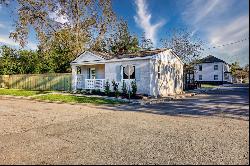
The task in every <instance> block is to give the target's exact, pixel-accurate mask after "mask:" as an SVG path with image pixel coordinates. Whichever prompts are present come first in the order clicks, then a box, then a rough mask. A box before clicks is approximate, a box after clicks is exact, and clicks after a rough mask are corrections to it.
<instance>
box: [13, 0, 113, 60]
mask: <svg viewBox="0 0 250 166" xmlns="http://www.w3.org/2000/svg"><path fill="white" fill-rule="evenodd" d="M17 2H18V4H19V8H18V20H17V21H16V29H15V31H14V32H12V33H11V34H10V37H12V38H13V39H15V40H16V41H18V42H19V43H20V45H21V46H24V45H25V44H26V43H27V37H28V34H29V27H32V28H34V30H35V31H36V33H37V37H38V39H39V41H40V48H41V50H49V49H50V47H52V48H53V46H54V45H53V44H51V42H53V41H55V40H58V41H61V44H59V46H60V47H61V46H62V47H61V49H63V48H64V46H65V42H68V43H67V44H66V45H67V47H68V48H69V50H70V51H71V53H72V54H73V55H74V56H77V55H78V54H79V53H80V52H82V51H84V50H86V49H88V48H90V47H91V45H94V43H96V42H98V41H100V40H102V38H103V37H104V35H105V34H106V33H107V31H108V30H109V29H110V28H112V24H113V23H114V22H115V15H114V13H113V10H112V5H111V0H39V1H37V0H17ZM65 34H67V35H68V36H67V37H65ZM69 38H70V41H66V40H68V39H69Z"/></svg>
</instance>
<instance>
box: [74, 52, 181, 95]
mask: <svg viewBox="0 0 250 166" xmlns="http://www.w3.org/2000/svg"><path fill="white" fill-rule="evenodd" d="M127 65H132V66H133V67H134V73H133V74H132V75H131V80H135V81H136V84H137V93H138V94H146V95H149V96H167V95H172V94H180V93H182V92H183V62H182V61H181V60H180V59H179V57H178V56H177V55H176V54H175V53H174V52H173V51H171V50H169V49H156V50H150V51H141V52H138V53H134V54H123V55H109V54H104V53H100V52H95V51H91V52H90V51H86V52H84V53H82V54H80V56H79V57H78V58H76V59H75V60H74V61H73V62H72V63H71V66H72V87H73V90H77V89H100V90H101V91H103V90H104V86H105V82H106V81H109V82H110V83H111V82H112V81H113V80H114V81H115V82H117V83H119V88H120V89H121V87H122V83H123V81H125V82H126V84H127V85H128V84H130V83H129V82H128V81H129V80H128V76H127V75H126V74H125V73H124V68H125V66H127ZM131 80H130V81H131ZM111 89H112V86H111Z"/></svg>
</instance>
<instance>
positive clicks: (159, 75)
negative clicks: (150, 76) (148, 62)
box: [157, 65, 161, 79]
mask: <svg viewBox="0 0 250 166" xmlns="http://www.w3.org/2000/svg"><path fill="white" fill-rule="evenodd" d="M157 75H158V79H160V78H161V66H160V65H159V66H158V73H157Z"/></svg>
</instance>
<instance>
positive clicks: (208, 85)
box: [201, 84, 218, 88]
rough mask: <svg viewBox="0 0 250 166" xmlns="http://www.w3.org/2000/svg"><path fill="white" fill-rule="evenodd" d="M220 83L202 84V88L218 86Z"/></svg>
mask: <svg viewBox="0 0 250 166" xmlns="http://www.w3.org/2000/svg"><path fill="white" fill-rule="evenodd" d="M217 86H218V85H211V84H201V88H216V87H217Z"/></svg>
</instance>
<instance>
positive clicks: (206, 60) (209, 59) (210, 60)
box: [199, 55, 226, 63]
mask: <svg viewBox="0 0 250 166" xmlns="http://www.w3.org/2000/svg"><path fill="white" fill-rule="evenodd" d="M214 62H223V63H226V62H225V61H223V60H221V59H219V58H216V57H215V56H212V55H209V56H207V57H205V58H203V59H201V60H199V63H214Z"/></svg>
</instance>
